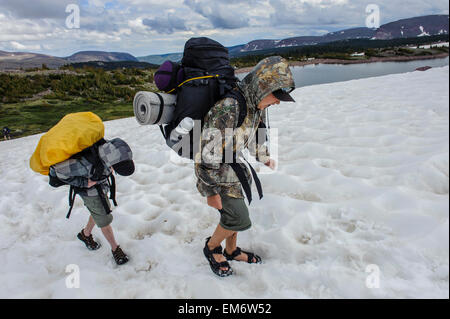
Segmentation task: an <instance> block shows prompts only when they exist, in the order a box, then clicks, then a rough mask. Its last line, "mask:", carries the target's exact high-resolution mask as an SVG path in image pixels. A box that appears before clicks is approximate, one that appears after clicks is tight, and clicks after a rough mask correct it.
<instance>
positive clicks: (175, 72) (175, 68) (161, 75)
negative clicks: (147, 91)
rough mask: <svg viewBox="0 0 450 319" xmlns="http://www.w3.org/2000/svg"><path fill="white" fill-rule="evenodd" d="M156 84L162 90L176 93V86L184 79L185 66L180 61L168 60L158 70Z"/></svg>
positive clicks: (155, 77)
mask: <svg viewBox="0 0 450 319" xmlns="http://www.w3.org/2000/svg"><path fill="white" fill-rule="evenodd" d="M154 79H155V84H156V86H157V87H158V89H159V90H160V91H163V92H166V93H169V92H170V93H174V94H175V93H176V88H177V87H178V85H179V84H180V83H182V82H183V80H184V72H183V68H182V67H181V65H180V64H179V63H176V62H172V61H166V62H164V63H163V64H161V66H160V67H159V69H158V71H156V73H155V76H154Z"/></svg>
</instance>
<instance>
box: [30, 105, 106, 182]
mask: <svg viewBox="0 0 450 319" xmlns="http://www.w3.org/2000/svg"><path fill="white" fill-rule="evenodd" d="M104 135H105V126H104V125H103V122H102V120H101V119H100V117H98V116H97V115H95V114H94V113H92V112H80V113H72V114H68V115H66V116H64V117H63V118H62V120H61V121H59V122H58V124H56V125H55V126H53V127H52V128H51V129H50V130H49V131H48V132H47V133H45V134H44V135H43V136H42V137H41V139H40V140H39V144H38V146H37V147H36V150H35V151H34V153H33V155H32V156H31V158H30V167H31V169H32V170H33V171H35V172H36V173H40V174H42V175H48V173H49V168H50V166H52V165H54V164H56V163H60V162H62V161H65V160H66V159H68V158H70V157H71V156H72V155H74V154H76V153H78V152H81V151H82V150H84V149H85V148H87V147H89V146H92V145H93V144H94V143H96V142H98V141H99V140H100V139H102V138H103V136H104Z"/></svg>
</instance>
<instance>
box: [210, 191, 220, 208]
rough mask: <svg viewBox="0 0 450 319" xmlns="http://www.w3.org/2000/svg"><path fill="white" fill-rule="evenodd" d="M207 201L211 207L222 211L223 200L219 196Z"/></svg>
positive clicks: (211, 197)
mask: <svg viewBox="0 0 450 319" xmlns="http://www.w3.org/2000/svg"><path fill="white" fill-rule="evenodd" d="M207 201H208V205H209V206H211V207H213V208H215V209H219V210H220V209H222V199H221V198H220V195H219V194H216V195H213V196H209V197H208V198H207Z"/></svg>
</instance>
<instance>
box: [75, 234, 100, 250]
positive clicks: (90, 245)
mask: <svg viewBox="0 0 450 319" xmlns="http://www.w3.org/2000/svg"><path fill="white" fill-rule="evenodd" d="M77 238H78V239H79V240H81V241H82V242H83V243H84V244H85V245H86V247H87V249H89V250H97V249H99V248H100V246H101V245H100V244H99V243H97V242H96V241H95V240H94V238H93V237H92V234H90V235H89V236H86V235H85V234H84V229H82V230H81V231H80V232H79V233H78V235H77Z"/></svg>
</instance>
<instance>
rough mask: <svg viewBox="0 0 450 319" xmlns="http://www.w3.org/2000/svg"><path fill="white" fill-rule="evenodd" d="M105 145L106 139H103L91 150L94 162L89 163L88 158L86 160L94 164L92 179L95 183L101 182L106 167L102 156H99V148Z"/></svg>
mask: <svg viewBox="0 0 450 319" xmlns="http://www.w3.org/2000/svg"><path fill="white" fill-rule="evenodd" d="M105 143H106V141H105V139H103V138H102V139H100V140H99V141H98V142H96V143H94V145H92V146H91V147H90V148H89V149H90V152H91V155H92V162H91V161H89V158H88V157H87V158H86V159H87V160H88V161H89V162H90V163H91V164H92V169H91V176H92V178H91V179H92V180H93V181H99V180H100V177H101V176H102V175H103V170H104V165H103V162H102V160H101V159H100V156H98V147H99V146H100V145H103V144H105Z"/></svg>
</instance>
